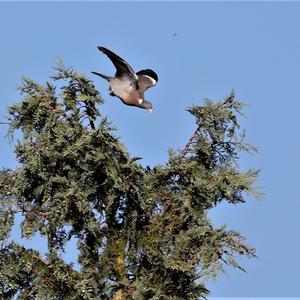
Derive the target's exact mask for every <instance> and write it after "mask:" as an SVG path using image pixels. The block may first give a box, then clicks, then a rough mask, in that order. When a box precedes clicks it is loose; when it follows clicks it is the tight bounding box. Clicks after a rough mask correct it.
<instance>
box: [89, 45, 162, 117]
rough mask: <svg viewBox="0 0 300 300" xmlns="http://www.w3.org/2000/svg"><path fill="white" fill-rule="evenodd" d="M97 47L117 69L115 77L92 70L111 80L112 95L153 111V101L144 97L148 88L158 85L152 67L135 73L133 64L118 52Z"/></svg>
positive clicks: (129, 103) (126, 102) (128, 103)
mask: <svg viewBox="0 0 300 300" xmlns="http://www.w3.org/2000/svg"><path fill="white" fill-rule="evenodd" d="M97 48H98V49H99V50H100V51H101V52H103V53H104V54H105V55H107V56H108V58H109V59H110V60H111V61H112V63H113V64H114V66H115V67H116V70H117V71H116V74H115V76H114V77H111V76H106V75H103V74H100V73H97V72H92V73H93V74H96V75H98V76H100V77H102V78H104V79H105V80H107V81H108V82H109V90H110V95H111V96H116V97H118V98H120V99H121V100H122V102H123V103H124V104H126V105H131V106H137V107H140V108H144V109H147V110H148V111H149V112H152V103H151V102H149V101H147V100H145V99H144V93H145V91H146V90H147V89H148V88H150V87H152V86H154V85H156V83H157V81H158V77H157V74H156V73H155V72H154V71H152V70H150V69H145V70H141V71H139V72H136V73H135V72H134V71H133V69H132V68H131V66H130V65H129V64H128V63H127V62H126V61H125V60H124V59H123V58H121V57H120V56H118V55H117V54H115V53H113V52H112V51H110V50H108V49H107V48H104V47H97Z"/></svg>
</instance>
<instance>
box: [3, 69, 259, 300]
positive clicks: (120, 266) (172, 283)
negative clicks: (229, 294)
mask: <svg viewBox="0 0 300 300" xmlns="http://www.w3.org/2000/svg"><path fill="white" fill-rule="evenodd" d="M56 71H57V72H56V75H55V76H54V77H52V79H53V81H54V83H56V86H57V87H55V86H54V85H53V84H50V83H46V84H45V85H44V86H42V85H40V84H38V83H36V82H34V81H32V80H30V79H26V78H25V79H24V81H23V85H22V87H21V88H20V89H21V93H22V94H23V95H24V97H23V99H22V101H20V102H19V103H17V104H15V105H12V106H10V107H9V113H8V119H9V125H10V127H9V134H10V135H11V134H13V132H14V131H15V130H19V131H20V132H21V138H20V139H19V140H18V141H17V142H16V144H15V152H16V156H17V160H18V162H19V167H18V168H17V169H15V170H9V169H3V170H2V171H1V173H0V223H1V226H0V294H1V299H12V298H14V297H17V299H115V300H124V299H135V300H139V299H141V300H142V299H146V300H147V299H152V300H155V299H156V300H164V299H165V300H167V299H174V300H175V299H178V300H179V299H189V300H192V299H199V298H201V297H205V296H206V295H208V290H207V289H206V286H205V285H206V281H207V279H209V278H215V277H216V275H217V274H218V272H219V271H222V270H223V268H224V264H228V265H231V266H233V267H236V268H240V269H242V267H240V266H239V264H238V263H237V261H236V257H237V256H239V255H244V256H249V257H253V256H255V251H254V249H253V248H251V247H249V246H248V245H247V244H245V241H244V238H243V236H241V235H240V234H239V233H238V232H235V231H231V230H227V229H226V228H225V226H222V227H220V228H216V227H214V226H213V224H212V222H211V221H210V220H209V218H208V216H207V212H208V210H209V209H211V208H213V207H215V206H216V205H218V204H219V203H221V202H223V201H227V202H229V203H232V204H238V203H241V202H244V201H245V200H244V193H245V192H246V193H251V194H253V195H254V196H258V194H257V193H256V192H255V190H253V188H252V186H253V183H254V182H255V179H256V177H257V174H258V172H257V171H254V170H251V169H250V170H248V171H246V172H241V171H240V170H239V166H238V159H239V152H240V151H241V150H246V151H251V150H253V148H252V147H251V146H249V145H247V144H246V143H245V142H244V133H243V131H241V130H240V128H239V125H238V122H237V118H236V115H237V114H238V113H239V112H240V110H241V109H242V107H243V105H242V103H240V102H239V101H237V100H236V99H235V96H234V94H233V93H232V94H231V95H229V96H228V97H226V99H225V100H224V101H221V102H213V101H211V100H206V101H205V104H204V105H203V106H192V107H190V108H189V109H188V112H190V113H191V114H192V115H193V116H194V117H195V121H196V126H197V129H196V131H195V133H194V134H193V136H192V138H191V139H190V141H189V142H188V143H187V145H186V147H185V148H184V149H183V150H182V151H170V152H169V160H168V162H167V163H166V164H165V165H157V166H155V167H154V168H150V167H144V166H142V165H141V164H139V162H138V160H139V158H137V157H130V156H129V155H128V153H127V151H126V149H125V148H124V146H123V144H122V143H121V142H120V141H119V140H118V139H117V138H116V137H115V136H114V130H115V129H114V128H113V127H112V126H111V125H110V123H109V122H108V121H107V120H106V118H104V117H103V116H101V113H100V110H99V105H100V104H103V99H102V98H101V95H100V93H99V92H98V91H97V90H96V89H95V87H94V85H93V84H92V82H91V81H90V80H89V79H87V78H86V77H85V76H83V75H80V74H77V73H76V72H75V71H74V70H72V69H67V68H65V67H64V66H63V65H61V64H60V65H58V67H57V70H56ZM57 90H59V91H57ZM16 214H20V215H22V216H23V217H24V220H23V222H22V224H21V229H22V235H23V237H24V238H31V237H32V236H33V235H34V234H35V233H36V232H39V233H40V234H41V235H42V236H43V237H45V240H46V241H47V243H48V252H47V254H46V257H43V256H41V255H40V253H39V252H38V251H36V250H34V249H27V248H25V247H23V246H21V245H20V244H18V241H13V240H12V239H11V229H12V226H13V224H14V220H15V216H16ZM73 237H75V238H76V240H77V248H78V250H79V256H78V266H79V268H76V267H74V266H73V265H72V264H67V263H65V262H64V261H63V259H62V257H61V253H62V251H64V248H65V245H66V243H67V242H68V241H70V239H71V238H73Z"/></svg>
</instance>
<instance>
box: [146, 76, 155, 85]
mask: <svg viewBox="0 0 300 300" xmlns="http://www.w3.org/2000/svg"><path fill="white" fill-rule="evenodd" d="M143 76H145V77H147V78H149V79H150V80H151V81H152V84H153V85H156V80H155V79H154V78H152V77H150V76H148V75H143Z"/></svg>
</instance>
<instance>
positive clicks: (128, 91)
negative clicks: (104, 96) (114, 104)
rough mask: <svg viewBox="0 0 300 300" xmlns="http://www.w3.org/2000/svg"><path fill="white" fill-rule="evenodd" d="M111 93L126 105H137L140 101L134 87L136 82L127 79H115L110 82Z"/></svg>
mask: <svg viewBox="0 0 300 300" xmlns="http://www.w3.org/2000/svg"><path fill="white" fill-rule="evenodd" d="M110 88H111V91H112V92H113V93H114V94H115V95H116V96H117V97H119V98H121V99H122V100H123V101H124V102H125V103H126V104H129V105H135V104H137V103H138V100H139V99H140V94H139V92H138V91H137V89H136V88H135V86H134V82H132V81H130V80H126V79H118V78H114V79H112V80H111V81H110Z"/></svg>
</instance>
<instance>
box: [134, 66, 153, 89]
mask: <svg viewBox="0 0 300 300" xmlns="http://www.w3.org/2000/svg"><path fill="white" fill-rule="evenodd" d="M136 74H137V75H138V78H139V81H138V85H139V91H140V92H141V93H144V92H145V91H146V90H147V89H149V88H150V87H153V86H155V85H156V83H157V81H158V76H157V74H156V73H155V72H154V71H152V70H150V69H146V70H141V71H139V72H137V73H136Z"/></svg>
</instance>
